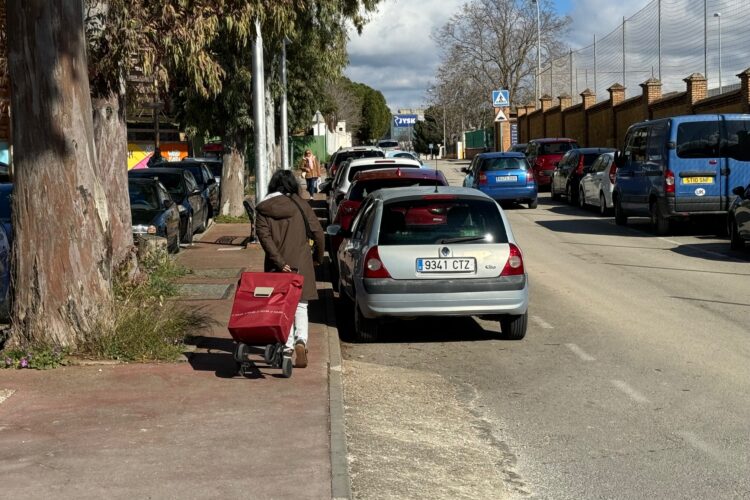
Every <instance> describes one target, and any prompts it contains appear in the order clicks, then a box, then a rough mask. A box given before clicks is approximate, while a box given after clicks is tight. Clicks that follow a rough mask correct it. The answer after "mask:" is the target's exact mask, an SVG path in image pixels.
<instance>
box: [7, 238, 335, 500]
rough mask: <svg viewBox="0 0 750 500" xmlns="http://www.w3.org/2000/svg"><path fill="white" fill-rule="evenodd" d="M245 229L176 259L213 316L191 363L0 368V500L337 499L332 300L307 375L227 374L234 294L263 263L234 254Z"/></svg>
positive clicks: (321, 309) (323, 309)
mask: <svg viewBox="0 0 750 500" xmlns="http://www.w3.org/2000/svg"><path fill="white" fill-rule="evenodd" d="M247 234H248V226H247V225H214V226H212V227H211V228H210V229H209V230H208V231H207V232H206V234H205V235H203V238H202V241H201V242H200V243H196V244H195V245H194V246H193V247H192V248H189V249H183V251H182V252H181V254H180V255H179V257H178V259H179V261H180V262H181V263H182V264H183V265H185V266H187V267H188V268H190V269H192V270H194V274H192V275H190V276H187V277H186V278H184V279H182V280H181V283H182V284H181V287H182V291H183V293H184V294H186V300H185V302H186V303H187V304H189V306H190V307H195V308H200V309H202V310H203V311H205V312H206V313H207V314H209V315H210V316H211V317H212V318H214V319H215V321H216V322H215V324H214V325H213V326H212V327H210V328H209V329H207V331H206V332H205V334H204V335H203V336H201V337H199V338H198V339H197V342H196V344H197V345H196V346H195V348H194V351H193V352H188V353H187V355H186V357H187V362H183V363H178V364H151V365H139V364H132V365H97V366H84V367H66V368H62V369H58V370H54V371H46V372H37V371H31V370H23V371H13V370H2V371H0V478H2V479H0V490H1V491H2V492H3V496H5V497H8V498H10V497H14V496H23V497H35V498H47V497H56V498H103V497H107V498H178V497H182V498H220V497H223V498H315V499H320V498H331V496H332V486H331V484H332V483H331V481H332V479H331V478H332V468H331V442H332V441H331V439H332V435H331V434H330V432H331V430H332V426H331V421H329V418H330V412H329V366H328V365H329V360H330V354H329V347H328V346H329V340H334V341H335V342H336V343H335V344H332V345H334V346H336V349H334V351H336V352H334V353H333V354H334V356H337V355H338V352H337V345H338V344H337V342H338V338H337V336H336V331H335V325H331V326H332V327H333V330H329V328H328V325H327V324H326V323H327V322H331V323H332V322H333V319H332V315H331V314H330V310H329V309H330V308H328V307H327V305H329V303H328V302H327V301H326V300H319V301H317V302H313V303H311V307H310V321H311V324H310V345H309V349H310V365H309V366H308V367H307V368H305V369H295V370H294V372H293V375H292V378H291V379H284V378H281V376H280V370H278V369H270V368H267V367H265V366H263V365H264V363H263V362H262V361H260V360H261V359H262V353H259V354H258V356H257V357H256V358H255V359H258V360H259V364H258V366H257V370H254V371H253V373H252V374H251V375H249V377H248V378H241V377H239V376H238V375H234V374H233V373H232V372H233V370H232V368H233V366H234V362H233V360H232V342H231V339H230V337H229V335H228V333H227V331H226V322H227V320H228V318H229V313H230V310H231V305H232V299H233V295H234V285H235V284H236V282H237V279H238V277H239V274H240V272H242V271H243V270H261V269H262V262H263V251H262V250H261V249H260V247H258V246H254V247H253V246H251V247H249V248H248V249H243V247H242V246H239V243H240V241H242V239H243V238H244V236H246V235H247ZM323 285H326V286H323ZM318 286H319V289H320V288H325V289H326V290H321V299H326V298H330V297H329V296H330V295H331V292H330V290H328V288H330V287H329V286H328V283H325V284H323V283H319V284H318ZM331 335H333V336H334V337H336V338H333V337H329V336H331ZM251 358H252V357H251ZM333 366H339V364H338V362H336V363H334V364H333ZM339 376H340V374H339V373H337V374H336V377H337V378H338V377H339ZM337 392H340V387H339V388H338V391H337ZM8 394H10V396H9V397H7V398H5V396H7V395H8ZM4 395H5V396H4ZM340 397H341V396H340V394H334V393H333V392H332V394H331V398H332V400H334V401H337V400H338V399H339V398H340ZM333 423H337V424H342V422H338V418H334V419H333ZM338 434H343V429H334V430H333V435H338ZM334 448H336V446H334ZM340 458H341V457H339V459H340ZM334 461H337V458H336V455H335V453H334ZM344 467H345V457H344ZM344 473H345V470H344ZM337 474H338V472H336V471H334V485H335V484H336V482H335V481H336V476H337ZM334 488H335V486H334Z"/></svg>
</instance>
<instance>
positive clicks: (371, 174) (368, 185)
mask: <svg viewBox="0 0 750 500" xmlns="http://www.w3.org/2000/svg"><path fill="white" fill-rule="evenodd" d="M435 185H438V186H447V185H448V180H447V179H446V178H445V175H443V173H442V172H440V171H439V170H438V171H436V170H430V169H426V168H404V169H401V168H383V169H378V170H364V171H362V172H359V173H357V175H355V176H354V179H353V180H352V185H351V186H350V187H349V191H348V192H347V193H346V197H345V198H344V200H343V201H342V202H341V204H340V205H339V208H338V210H336V216H335V217H334V219H333V221H332V224H337V225H340V226H341V228H342V229H344V230H347V231H348V230H349V229H351V227H352V221H353V220H354V216H355V215H357V211H358V210H359V206H360V204H361V203H362V200H364V199H365V197H366V196H367V195H368V194H370V193H372V192H375V191H377V190H378V189H385V188H396V187H408V186H435ZM427 215H429V216H430V217H433V216H434V217H444V214H442V215H441V214H425V216H427ZM342 241H343V238H342V237H340V236H334V237H332V238H331V251H330V254H331V255H336V252H337V251H338V249H339V245H341V242H342Z"/></svg>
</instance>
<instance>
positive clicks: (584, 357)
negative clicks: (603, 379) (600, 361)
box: [565, 344, 596, 361]
mask: <svg viewBox="0 0 750 500" xmlns="http://www.w3.org/2000/svg"><path fill="white" fill-rule="evenodd" d="M565 347H567V348H568V349H570V350H571V351H572V352H573V354H575V355H576V356H578V357H579V358H581V361H596V358H595V357H594V356H592V355H590V354H589V353H587V352H586V351H584V350H583V349H581V348H580V347H578V346H577V345H575V344H565Z"/></svg>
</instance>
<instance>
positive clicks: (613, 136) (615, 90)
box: [607, 83, 625, 147]
mask: <svg viewBox="0 0 750 500" xmlns="http://www.w3.org/2000/svg"><path fill="white" fill-rule="evenodd" d="M607 92H609V109H610V111H611V113H612V118H611V119H610V124H611V125H610V127H609V139H608V140H607V146H608V147H615V146H616V145H617V109H616V107H617V105H618V104H620V103H621V102H622V101H624V100H625V87H623V86H622V85H620V84H619V83H615V84H612V86H611V87H609V88H608V89H607Z"/></svg>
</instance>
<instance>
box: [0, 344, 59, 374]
mask: <svg viewBox="0 0 750 500" xmlns="http://www.w3.org/2000/svg"><path fill="white" fill-rule="evenodd" d="M66 354H67V352H66V351H64V350H62V349H60V348H58V347H47V346H43V347H30V348H28V349H6V350H4V351H3V352H2V361H1V362H0V368H31V369H35V370H48V369H50V368H57V367H58V366H61V365H64V364H65V356H66Z"/></svg>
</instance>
